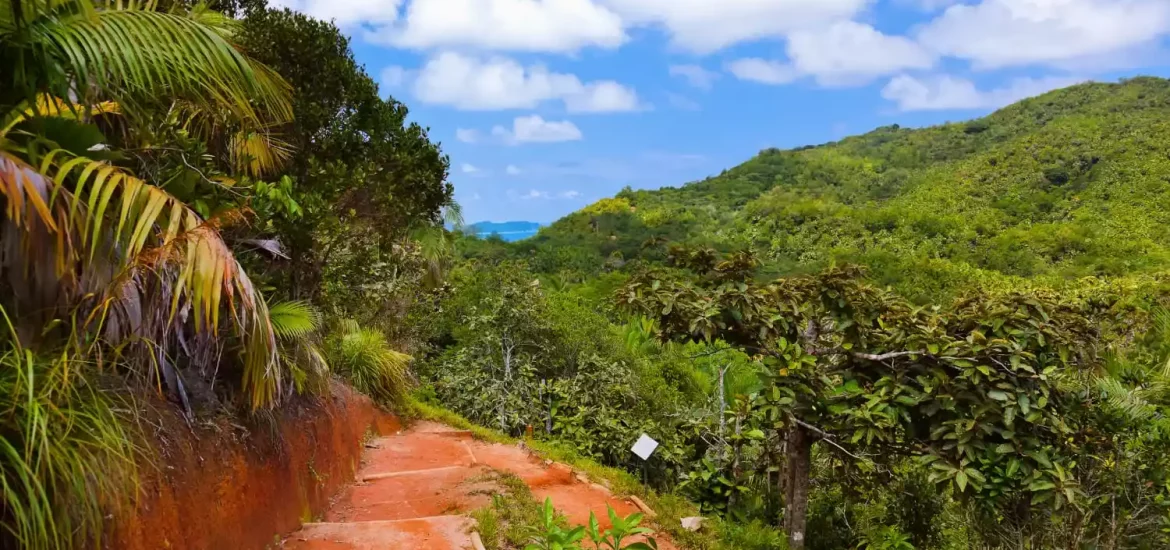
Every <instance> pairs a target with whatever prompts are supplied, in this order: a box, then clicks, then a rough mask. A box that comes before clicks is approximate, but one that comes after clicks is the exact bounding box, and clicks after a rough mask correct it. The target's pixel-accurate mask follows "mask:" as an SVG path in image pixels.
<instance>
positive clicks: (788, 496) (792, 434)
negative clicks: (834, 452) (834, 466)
mask: <svg viewBox="0 0 1170 550" xmlns="http://www.w3.org/2000/svg"><path fill="white" fill-rule="evenodd" d="M812 444H813V438H812V436H811V435H810V434H809V433H808V430H806V429H804V428H802V427H800V426H792V427H791V428H789V430H788V468H787V472H786V474H787V475H786V477H787V478H788V479H787V483H786V484H785V494H784V508H785V510H784V529H785V530H786V531H788V548H789V550H803V549H804V539H805V537H804V528H805V523H806V519H807V516H808V490H809V483H810V475H811V470H812Z"/></svg>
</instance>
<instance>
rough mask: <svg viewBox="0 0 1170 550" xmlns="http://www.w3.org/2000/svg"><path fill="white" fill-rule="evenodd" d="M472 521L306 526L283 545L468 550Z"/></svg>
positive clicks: (334, 549)
mask: <svg viewBox="0 0 1170 550" xmlns="http://www.w3.org/2000/svg"><path fill="white" fill-rule="evenodd" d="M474 525H475V520H472V519H471V518H468V517H464V516H437V517H428V518H416V519H408V520H399V521H361V522H353V523H306V524H305V525H304V527H303V528H302V529H301V530H300V531H299V532H297V533H296V534H295V535H293V536H292V537H291V538H289V539H288V540H286V541H285V545H284V548H285V549H289V550H393V549H403V550H406V549H416V548H417V549H427V550H471V549H472V548H473V547H472V543H471V536H470V532H471V531H472V529H473V528H474Z"/></svg>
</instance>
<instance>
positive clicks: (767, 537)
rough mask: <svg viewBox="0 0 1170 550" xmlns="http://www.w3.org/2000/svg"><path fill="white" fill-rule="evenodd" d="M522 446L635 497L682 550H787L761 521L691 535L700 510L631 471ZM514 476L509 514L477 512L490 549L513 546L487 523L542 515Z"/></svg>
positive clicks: (418, 411) (477, 429) (451, 417)
mask: <svg viewBox="0 0 1170 550" xmlns="http://www.w3.org/2000/svg"><path fill="white" fill-rule="evenodd" d="M407 410H408V413H407V417H406V418H405V420H406V421H407V422H409V421H410V420H420V419H421V420H431V421H434V422H441V423H443V424H446V425H448V426H452V427H455V428H459V429H462V430H469V431H471V433H472V435H474V436H475V438H476V439H480V440H482V441H489V442H492V443H503V444H515V443H517V442H518V441H520V440H519V439H516V438H513V437H509V436H507V435H504V434H501V433H500V432H497V431H495V430H491V429H489V428H485V427H483V426H480V425H477V424H475V423H473V422H471V421H470V420H467V419H466V418H463V417H462V416H460V415H459V414H457V413H455V412H452V411H449V410H447V409H444V408H442V407H436V406H434V405H429V404H426V403H422V402H419V401H417V400H414V399H411V400H410V402H409V403H408V406H407ZM524 444H525V445H527V446H528V447H529V448H531V449H532V450H533V451H535V452H536V454H538V455H540V456H541V457H543V458H546V459H549V460H554V461H556V462H560V463H562V464H567V465H569V466H571V467H572V468H573V469H574V470H577V471H579V472H583V473H584V474H585V475H587V476H589V478H590V479H592V480H595V481H598V482H600V481H602V480H604V481H605V482H607V484H608V485H609V487H610V488H611V489H612V490H613V492H614V493H615V494H617V495H619V496H627V495H637V496H638V497H639V498H641V499H642V500H643V501H645V502H646V504H647V505H648V506H650V508H652V509H653V510H654V511H655V512H656V513H657V514H658V517H656V518H655V519H654V527H655V528H656V530H657V531H658V532H660V533H665V534H668V535H669V536H670V538H671V540H673V541H674V542H675V544H676V545H677V546H678V547H679V548H683V549H685V550H784V549H786V548H787V544H786V542H785V538H784V535H783V532H782V531H780V530H778V529H775V528H773V527H770V526H767V525H764V524H759V523H752V524H742V523H735V522H730V521H724V520H723V519H721V518H718V517H709V518H706V519H705V520H704V524H703V528H702V529H700V530H699V531H688V530H686V529H683V527H682V518H685V517H692V516H698V515H700V514H699V509H698V507H697V506H695V504H694V503H692V502H690V501H688V500H687V499H686V498H684V497H682V496H681V495H677V494H659V493H657V492H655V491H652V490H649V489H647V488H646V487H645V486H644V485H642V484H641V483H640V482H639V481H638V479H637V478H636V477H634V476H633V475H631V474H630V473H629V472H626V471H625V470H620V469H617V468H612V467H609V466H604V465H601V464H598V463H597V462H595V461H593V460H591V459H589V458H585V457H582V456H580V455H578V454H577V453H576V451H575V450H574V449H572V448H571V447H567V446H565V445H562V444H558V443H556V442H551V441H540V440H534V439H527V438H526V439H525V440H524ZM511 477H512V479H514V480H515V481H514V483H518V484H519V486H520V487H514V488H513V487H511V486H510V485H509V488H510V490H511V489H515V491H514V493H512V494H514V495H518V496H508V497H504V498H507V499H512V500H506V501H503V502H502V504H503V505H504V506H505V507H506V511H505V512H500V511H495V510H494V509H495V508H496V506H495V503H493V506H492V507H489V508H485V509H484V510H486V511H483V510H481V511H480V512H477V514H488V515H486V516H484V517H482V518H481V517H480V516H479V515H475V517H476V519H477V520H479V521H480V529H481V531H480V534H481V536H483V537H484V545H485V546H486V547H487V549H488V550H493V548H495V549H497V550H499V549H505V548H510V546H498V545H497V546H495V547H493V546H490V545H489V544H488V541H487V535H486V530H487V529H489V528H490V529H496V528H495V527H487V528H485V527H484V526H485V524H487V525H493V526H494V525H500V524H501V523H500V522H499V520H500V519H502V516H501V515H500V514H501V513H511V512H510V511H507V510H509V509H510V508H511V507H514V508H516V509H517V510H524V509H525V507H535V508H528V510H530V512H529V511H525V512H517V513H536V514H539V505H538V504H537V503H535V502H534V501H533V500H532V495H531V493H530V492H529V491H528V487H526V486H524V483H523V482H522V481H520V480H519V479H518V478H515V476H511ZM524 495H527V497H526V498H527V500H523V498H524V497H523V496H524ZM491 514H495V515H491ZM538 518H539V515H537V516H533V517H522V518H519V520H518V521H517V518H512V519H511V521H505V522H504V523H503V524H504V525H536V524H537V522H538V521H539V519H538ZM493 522H495V523H493ZM497 532H498V531H497ZM493 537H496V538H493V541H511V540H512V539H510V538H507V537H504V538H500V537H498V536H496V535H495V534H493ZM510 544H516V546H514V547H522V545H521V544H519V543H511V542H510Z"/></svg>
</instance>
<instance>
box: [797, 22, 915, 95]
mask: <svg viewBox="0 0 1170 550" xmlns="http://www.w3.org/2000/svg"><path fill="white" fill-rule="evenodd" d="M788 57H789V59H791V60H792V64H793V66H794V67H795V68H796V69H797V70H798V71H800V72H802V73H804V74H808V75H812V76H814V77H816V79H817V81H818V82H819V83H821V84H827V85H833V84H847V83H864V82H868V81H869V80H872V79H873V78H875V77H878V76H883V75H887V74H891V73H896V72H898V71H901V70H905V69H929V68H930V67H932V66H933V65H934V56H933V55H931V54H930V53H929V52H927V51H926V50H925V49H923V48H922V47H921V46H919V45H918V44H916V43H915V42H914V41H912V40H910V39H907V38H904V37H901V36H888V35H885V34H882V33H881V32H878V31H877V30H876V29H874V28H873V27H871V26H869V25H864V24H861V23H855V22H853V21H842V22H839V23H835V24H833V25H832V26H830V27H828V28H827V29H809V30H802V31H798V32H795V33H792V34H791V35H790V36H789V37H788Z"/></svg>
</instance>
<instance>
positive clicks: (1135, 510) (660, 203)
mask: <svg viewBox="0 0 1170 550" xmlns="http://www.w3.org/2000/svg"><path fill="white" fill-rule="evenodd" d="M1167 114H1170V82H1167V81H1166V80H1162V79H1156V78H1136V79H1132V80H1128V81H1124V82H1121V83H1117V84H1096V83H1094V84H1085V85H1080V86H1075V87H1072V88H1068V89H1064V90H1059V91H1056V92H1052V93H1049V94H1046V95H1043V96H1040V97H1037V98H1033V99H1029V100H1025V101H1022V102H1020V103H1018V104H1015V105H1012V106H1009V107H1007V108H1005V109H1003V110H1001V111H999V112H996V113H994V114H992V115H990V116H988V117H986V118H983V119H978V120H973V121H970V122H964V123H954V124H947V125H943V126H938V127H932V128H925V129H904V128H899V127H897V126H890V127H885V128H879V129H877V130H875V131H873V132H871V133H869V134H865V135H862V136H857V137H851V138H848V139H845V140H842V141H840V142H836V143H829V144H825V145H821V146H815V147H804V148H800V149H797V150H790V151H780V150H774V149H770V150H766V151H762V152H761V153H760V154H759V155H757V156H756V157H755V158H753V159H751V160H749V161H747V162H746V163H744V164H742V165H740V166H738V167H735V168H732V169H730V170H726V171H724V172H723V173H722V174H720V175H719V176H716V177H712V178H709V179H706V180H703V181H699V182H694V183H691V184H688V185H685V186H683V187H680V188H665V189H660V190H654V191H645V190H643V191H634V190H631V189H626V190H624V191H623V192H621V193H619V194H618V195H617V196H616V197H613V198H609V199H603V200H601V201H599V202H597V203H595V204H593V205H590V206H589V207H587V208H585V209H583V210H581V211H579V212H576V213H574V214H571V215H569V216H567V217H565V218H563V219H561V220H560V221H558V222H556V223H554V224H552V225H551V226H549V227H547V228H544V229H542V230H541V231H540V233H539V234H538V235H537V236H536V237H534V238H531V239H527V240H524V241H521V242H518V243H504V242H502V241H501V240H499V239H492V238H489V239H476V238H471V237H465V238H463V239H461V240H459V241H458V242H457V248H458V250H459V254H458V256H459V259H460V261H459V267H457V268H456V269H455V271H454V274H453V278H452V280H451V291H450V292H451V293H452V297H451V299H449V300H448V301H447V302H446V305H445V306H444V307H445V309H444V312H443V313H444V315H443V316H442V317H441V318H442V319H444V321H443V322H442V323H440V325H439V326H437V327H435V328H436V332H435V333H434V334H435V336H433V337H432V339H431V342H432V343H433V344H434V345H435V350H434V352H433V353H432V354H431V355H429V356H428V359H427V360H426V361H425V362H424V363H423V364H422V367H421V371H420V372H421V374H422V378H423V380H424V385H423V391H424V392H425V393H427V395H429V396H430V397H431V398H432V399H435V400H436V401H437V402H440V403H443V404H446V405H447V406H450V407H453V408H454V409H455V410H457V411H460V412H462V413H464V414H466V415H467V416H469V417H470V418H472V419H474V420H476V421H478V422H480V423H482V424H484V425H489V426H496V427H498V428H499V429H502V430H505V431H510V432H512V433H519V431H520V430H521V429H522V428H523V427H525V426H527V425H534V426H536V427H537V430H538V432H540V431H543V432H544V435H543V436H541V437H545V438H548V439H550V440H552V441H556V442H562V443H563V444H565V445H567V446H569V447H572V448H575V449H577V450H578V451H579V452H582V453H585V454H587V455H589V456H592V457H594V458H596V459H598V460H601V461H603V462H605V463H608V464H613V465H618V466H622V467H625V468H628V469H630V470H631V471H633V472H639V469H640V468H642V466H641V464H640V463H639V461H638V459H636V458H635V457H633V455H631V454H630V453H628V452H626V451H625V450H624V448H623V446H622V445H621V443H622V442H630V441H633V438H635V437H636V436H637V434H639V433H641V432H646V433H649V434H651V435H652V436H653V437H655V438H658V439H659V440H661V441H662V442H663V447H662V448H661V450H660V451H659V452H658V453H659V454H656V456H655V457H654V458H653V459H652V460H651V461H650V463H649V467H648V470H649V471H648V472H647V474H648V477H649V479H650V481H651V483H653V484H656V485H657V486H658V487H659V488H660V489H662V490H669V491H676V492H678V493H680V494H683V495H686V496H687V497H689V498H690V499H692V500H694V501H696V502H699V503H701V504H702V506H703V508H704V509H705V510H706V511H707V513H709V514H717V515H719V516H721V517H723V518H725V519H726V521H725V523H724V524H723V526H722V531H721V533H722V534H723V536H724V539H725V541H732V540H733V541H734V542H727V544H728V547H732V548H779V547H791V548H804V547H808V548H816V549H834V548H984V547H992V548H1069V549H1072V548H1167V547H1170V538H1167V537H1168V536H1170V477H1167V473H1168V472H1170V464H1167V463H1166V457H1165V456H1164V453H1165V449H1168V448H1170V431H1168V428H1170V418H1167V413H1168V412H1170V408H1168V405H1170V401H1168V398H1170V391H1168V389H1170V386H1168V385H1167V383H1168V381H1170V380H1168V378H1167V377H1168V376H1170V361H1168V360H1170V355H1168V352H1170V347H1168V346H1167V344H1168V340H1167V337H1168V336H1170V333H1168V332H1167V330H1168V328H1170V326H1168V322H1170V318H1168V316H1167V314H1166V312H1165V311H1166V310H1165V306H1166V298H1167V297H1166V285H1165V283H1164V280H1165V278H1164V273H1165V272H1166V267H1167V264H1166V261H1167V244H1168V243H1170V240H1168V237H1170V234H1167V227H1170V226H1168V224H1167V223H1166V222H1167V219H1166V214H1165V212H1166V210H1165V208H1164V207H1163V204H1165V202H1166V198H1167V197H1168V196H1170V195H1167V193H1170V162H1168V159H1170V157H1167V154H1166V151H1167V150H1170V141H1168V136H1170V133H1168V132H1167V130H1168V128H1167V126H1166V122H1165V121H1166V120H1167V116H1166V115H1167ZM485 280H486V281H492V282H493V284H485ZM498 281H502V282H504V284H502V285H501V284H495V282H498ZM460 319H467V320H469V321H470V322H469V324H467V325H460V324H459V323H460V321H459V320H460ZM470 327H478V328H476V329H471V328H470ZM585 334H591V335H592V336H588V337H585V338H582V336H583V335H585ZM428 381H429V382H428ZM472 396H474V397H472ZM484 396H491V398H490V399H485V398H484ZM626 446H628V443H627V445H626ZM769 528H773V529H776V531H775V532H776V533H781V532H783V533H784V534H783V536H780V535H779V534H775V535H774V534H769V532H768V529H769ZM746 530H750V531H751V532H750V534H749V535H744V533H746V532H747V531H746ZM737 534H738V535H737ZM785 540H786V542H785Z"/></svg>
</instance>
